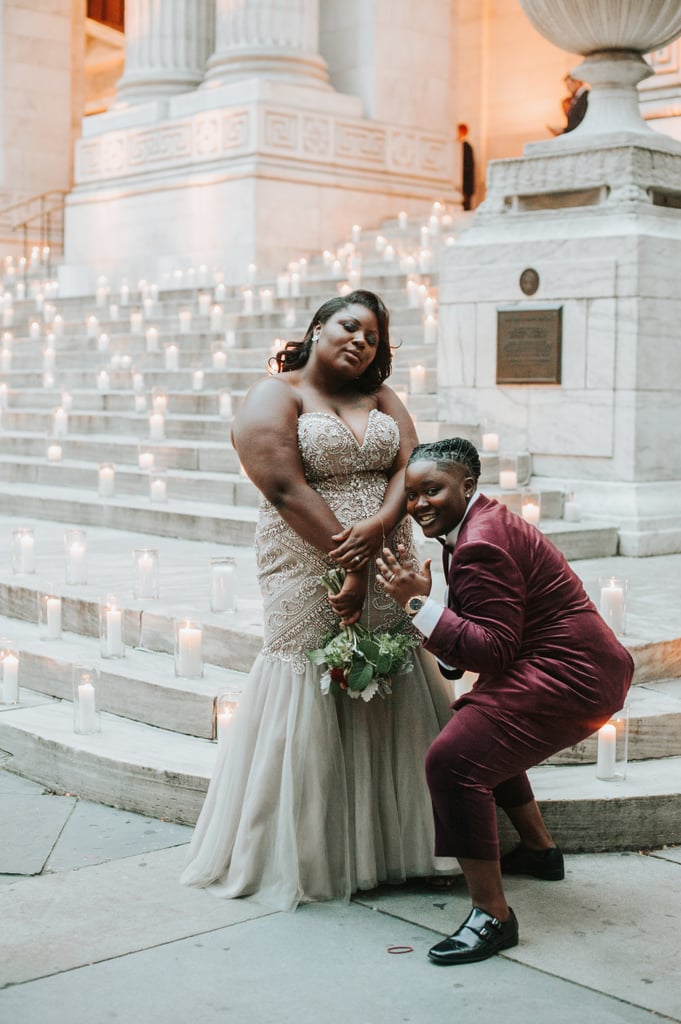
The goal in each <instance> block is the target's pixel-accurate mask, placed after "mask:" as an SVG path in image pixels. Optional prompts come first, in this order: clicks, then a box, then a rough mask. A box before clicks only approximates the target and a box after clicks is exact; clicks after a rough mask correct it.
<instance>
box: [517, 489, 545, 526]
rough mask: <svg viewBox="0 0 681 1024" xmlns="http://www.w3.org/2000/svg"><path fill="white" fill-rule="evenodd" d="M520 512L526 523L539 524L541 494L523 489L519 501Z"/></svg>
mask: <svg viewBox="0 0 681 1024" xmlns="http://www.w3.org/2000/svg"><path fill="white" fill-rule="evenodd" d="M520 514H521V515H522V517H523V519H524V520H525V522H526V523H532V525H533V526H539V520H540V518H541V495H540V494H537V493H536V492H535V491H523V494H522V498H521V502H520Z"/></svg>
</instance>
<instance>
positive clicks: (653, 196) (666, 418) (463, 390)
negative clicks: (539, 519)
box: [439, 140, 681, 554]
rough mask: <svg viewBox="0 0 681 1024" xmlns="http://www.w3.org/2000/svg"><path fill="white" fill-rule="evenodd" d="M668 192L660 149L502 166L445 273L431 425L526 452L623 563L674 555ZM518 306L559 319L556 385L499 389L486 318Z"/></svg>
mask: <svg viewBox="0 0 681 1024" xmlns="http://www.w3.org/2000/svg"><path fill="white" fill-rule="evenodd" d="M678 181H681V154H680V153H679V151H678V150H675V149H674V147H673V144H671V145H667V144H666V140H665V145H664V147H663V148H662V149H661V150H653V149H650V148H647V147H645V148H643V147H633V146H627V145H622V146H619V147H617V146H613V147H612V148H609V149H604V150H595V151H590V152H589V151H578V152H574V153H561V152H560V151H559V152H558V154H557V155H547V156H527V157H525V158H524V159H522V160H511V161H500V162H499V163H498V164H493V165H492V167H491V170H490V175H489V182H488V184H489V188H488V200H487V201H486V202H485V203H484V204H483V206H482V207H481V208H480V212H479V213H478V215H477V217H476V219H475V221H474V224H473V226H472V228H471V229H470V230H469V231H467V232H466V233H465V234H463V235H462V236H461V237H460V239H459V241H458V242H457V245H456V246H453V247H452V248H451V249H449V250H447V252H446V254H445V257H444V259H445V266H444V268H443V271H442V277H441V292H440V339H441V340H440V349H439V380H440V417H441V418H445V419H453V420H456V421H458V422H461V421H464V422H469V423H471V425H477V424H479V423H480V422H482V421H483V420H486V421H487V424H488V429H492V426H491V425H493V429H494V430H495V431H496V432H497V433H499V434H500V437H501V446H502V449H503V448H505V449H507V450H511V451H512V450H514V449H528V450H529V451H530V452H531V453H532V457H533V470H534V474H535V480H536V481H537V482H538V483H539V484H540V485H541V486H544V484H545V483H546V485H547V486H551V487H557V486H560V485H561V482H564V484H565V488H566V489H569V490H575V491H577V492H578V494H579V500H580V503H581V504H582V507H583V508H584V510H585V514H586V515H588V516H590V515H593V516H594V517H603V518H607V519H608V520H609V521H611V522H612V521H615V522H618V523H619V524H620V527H621V544H622V550H623V552H624V553H629V554H658V553H664V552H668V551H679V550H681V504H680V503H679V497H680V496H681V444H679V440H678V439H679V437H681V347H680V346H679V344H678V333H679V325H680V324H681V291H680V290H679V287H678V272H677V268H678V266H679V265H680V261H681V209H680V208H679V206H681V203H680V202H679V195H678V193H677V192H676V191H675V188H674V184H673V183H674V182H678ZM530 269H531V270H533V271H534V272H535V274H536V278H537V279H538V286H537V288H536V291H534V292H532V293H531V294H525V293H524V291H523V287H525V288H526V289H527V280H528V277H531V276H532V275H525V276H524V277H523V279H522V284H521V275H523V272H524V271H526V270H530ZM527 310H545V311H546V310H552V311H555V310H559V311H560V320H561V328H560V335H559V345H560V353H559V356H560V357H559V377H558V380H557V381H556V382H555V383H543V384H536V383H529V382H523V383H517V384H513V385H505V386H504V385H498V384H497V365H498V359H497V337H498V333H497V324H498V314H499V312H500V311H502V312H506V313H509V312H510V313H511V314H512V313H513V312H514V311H527ZM525 342H526V344H527V351H528V352H529V351H530V349H531V348H532V346H533V345H536V344H537V338H536V337H535V338H534V339H530V338H529V337H528V338H527V339H523V338H521V339H520V342H519V350H518V351H519V352H520V353H521V365H522V361H523V360H524V359H525V361H526V362H527V363H528V366H529V364H530V360H529V359H526V358H525V356H523V355H522V348H523V345H524V344H525ZM542 343H543V342H542V341H541V339H540V341H539V344H540V345H541V344H542ZM552 343H555V338H554V339H552ZM590 496H591V497H590ZM625 547H626V551H625V550H624V549H625Z"/></svg>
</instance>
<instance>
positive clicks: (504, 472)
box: [499, 469, 518, 491]
mask: <svg viewBox="0 0 681 1024" xmlns="http://www.w3.org/2000/svg"><path fill="white" fill-rule="evenodd" d="M499 486H500V487H501V489H502V490H504V491H512V490H514V488H516V487H517V486H518V473H517V471H516V470H515V469H501V470H499Z"/></svg>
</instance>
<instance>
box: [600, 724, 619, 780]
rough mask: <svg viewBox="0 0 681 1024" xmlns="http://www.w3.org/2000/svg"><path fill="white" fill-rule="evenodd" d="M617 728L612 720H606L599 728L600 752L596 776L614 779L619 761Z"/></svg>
mask: <svg viewBox="0 0 681 1024" xmlns="http://www.w3.org/2000/svg"><path fill="white" fill-rule="evenodd" d="M616 755H617V730H616V728H615V726H614V725H613V724H612V723H611V722H606V724H605V725H602V726H601V728H600V729H599V730H598V752H597V759H596V777H597V778H598V779H612V778H614V775H615V766H616V763H617V760H616Z"/></svg>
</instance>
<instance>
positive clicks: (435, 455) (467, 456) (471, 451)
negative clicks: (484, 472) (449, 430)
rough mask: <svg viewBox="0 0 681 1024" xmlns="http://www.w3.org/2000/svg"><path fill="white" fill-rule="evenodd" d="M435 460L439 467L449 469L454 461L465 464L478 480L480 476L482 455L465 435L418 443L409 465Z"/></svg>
mask: <svg viewBox="0 0 681 1024" xmlns="http://www.w3.org/2000/svg"><path fill="white" fill-rule="evenodd" d="M424 460H426V461H428V462H435V463H436V464H437V467H438V469H445V470H446V469H448V468H449V466H450V465H451V463H452V462H455V463H457V464H458V465H460V466H464V467H465V468H466V470H467V472H468V473H469V474H470V475H471V476H472V477H474V478H475V480H476V481H477V480H478V479H479V478H480V456H479V455H478V450H477V448H476V447H475V445H474V444H471V442H470V441H469V440H467V438H465V437H447V438H445V439H444V440H442V441H431V442H430V444H417V446H416V448H414V450H413V452H412V453H411V455H410V456H409V459H408V461H407V466H411V464H412V463H414V462H422V461H424Z"/></svg>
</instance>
